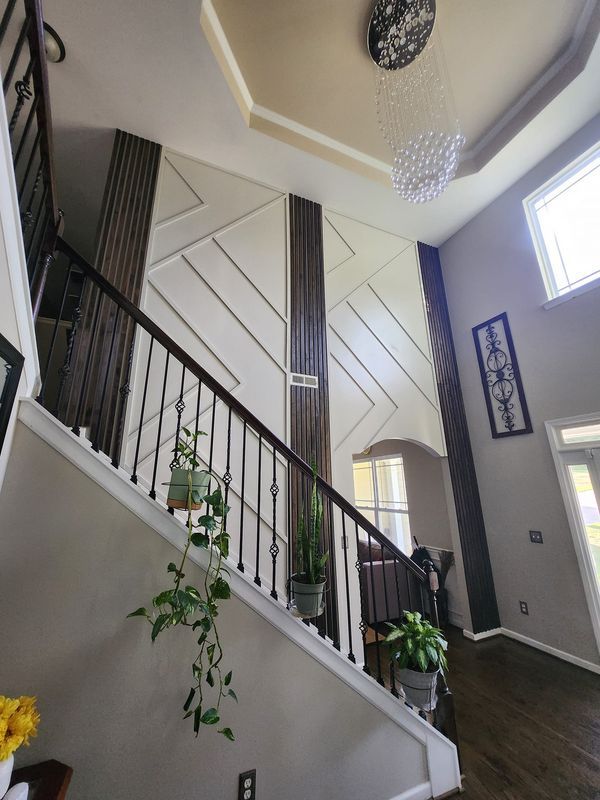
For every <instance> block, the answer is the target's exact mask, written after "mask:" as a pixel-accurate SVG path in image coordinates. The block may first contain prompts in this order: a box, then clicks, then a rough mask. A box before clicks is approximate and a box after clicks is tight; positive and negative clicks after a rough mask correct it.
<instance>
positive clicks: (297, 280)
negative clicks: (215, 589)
mask: <svg viewBox="0 0 600 800" xmlns="http://www.w3.org/2000/svg"><path fill="white" fill-rule="evenodd" d="M289 210H290V257H291V258H290V276H291V309H290V342H291V347H290V358H291V362H290V367H291V370H292V372H298V373H301V374H305V375H315V376H316V377H317V378H318V380H319V387H318V389H308V388H304V387H301V386H292V387H291V389H290V391H291V402H290V408H291V426H290V428H291V430H290V432H291V439H290V446H291V449H292V450H294V451H295V452H296V453H297V454H298V455H299V456H300V457H301V458H302V459H304V460H305V461H307V462H309V463H311V462H312V461H314V462H315V463H316V465H317V469H318V471H319V474H320V475H321V476H322V477H323V479H324V480H325V481H327V483H331V441H330V435H329V380H328V374H327V311H326V306H325V266H324V258H323V215H322V209H321V206H320V205H319V204H318V203H313V202H311V201H310V200H305V199H304V198H302V197H296V196H295V195H290V197H289ZM292 477H293V479H292V498H291V499H292V520H293V521H294V524H293V526H292V527H293V528H295V521H296V520H297V519H298V517H299V515H300V514H301V513H302V508H303V507H304V508H305V509H307V506H308V496H307V491H308V483H307V482H306V481H302V480H301V478H300V476H292ZM325 506H326V507H325V514H324V519H323V547H324V549H326V550H329V551H330V558H329V562H328V567H327V577H328V588H329V592H328V594H327V600H328V602H327V612H326V614H325V615H324V617H323V618H320V620H319V624H320V630H321V633H322V634H323V635H327V636H329V637H330V638H331V639H333V641H334V642H337V641H338V640H339V632H338V617H337V602H336V598H335V591H336V578H335V559H334V541H333V535H332V524H333V523H332V520H331V518H330V514H329V512H328V509H327V504H325Z"/></svg>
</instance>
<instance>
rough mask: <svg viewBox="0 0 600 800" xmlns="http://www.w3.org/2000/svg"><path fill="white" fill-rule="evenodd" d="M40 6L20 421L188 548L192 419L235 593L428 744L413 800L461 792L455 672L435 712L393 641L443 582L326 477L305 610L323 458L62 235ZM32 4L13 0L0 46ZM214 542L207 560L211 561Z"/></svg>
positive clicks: (11, 98)
mask: <svg viewBox="0 0 600 800" xmlns="http://www.w3.org/2000/svg"><path fill="white" fill-rule="evenodd" d="M24 10H25V14H24V17H23V20H22V23H21V24H20V26H18V27H17V30H18V33H17V35H16V41H15V42H14V51H13V54H12V56H11V57H10V59H9V61H8V68H7V70H6V72H5V73H4V93H5V98H6V105H7V117H8V119H7V123H8V130H9V133H10V135H11V145H12V152H13V162H14V169H15V185H14V189H13V191H14V193H15V196H16V198H17V199H18V202H19V207H20V210H21V219H22V224H23V252H24V262H25V263H26V265H27V267H26V268H27V276H28V280H29V285H30V289H31V298H32V301H31V305H32V312H33V318H34V320H37V322H36V333H37V337H38V351H39V354H40V366H41V376H40V383H39V387H38V389H37V391H36V393H35V396H34V397H32V398H25V399H23V400H22V401H21V407H20V411H19V417H20V420H21V421H22V422H23V423H24V424H25V425H26V426H27V427H28V428H30V429H31V430H33V431H34V432H35V433H36V434H37V435H38V436H40V437H41V438H42V439H44V440H45V441H46V442H47V443H48V444H50V445H51V446H52V447H53V448H54V450H56V451H58V452H59V453H60V454H62V456H64V457H65V458H66V459H67V460H68V461H70V462H71V463H72V464H74V465H76V466H77V468H78V469H79V470H80V471H81V472H82V473H83V474H85V475H87V476H88V477H90V478H91V479H92V480H93V481H95V483H97V484H98V485H99V486H101V487H102V489H103V490H105V491H107V492H108V493H109V494H110V495H112V497H113V498H115V499H116V500H118V502H119V503H120V504H122V505H123V506H125V507H126V508H127V509H130V510H131V511H133V513H134V514H135V515H136V516H137V517H138V518H139V519H140V520H142V521H143V522H144V523H145V524H146V525H147V526H148V527H150V528H152V529H153V530H154V531H155V532H156V533H158V534H159V535H160V536H162V537H163V538H165V539H167V541H168V542H170V543H171V545H173V546H175V547H177V548H179V549H183V546H184V542H185V536H184V533H185V527H184V516H183V514H182V513H181V512H177V511H173V509H168V508H167V506H166V502H165V500H166V492H165V488H164V485H165V483H166V482H167V481H168V479H169V476H170V469H171V465H172V459H173V448H174V446H175V444H176V443H177V441H178V439H179V436H180V432H181V430H182V428H183V427H186V428H189V429H191V430H201V431H204V432H205V433H206V435H205V436H203V437H202V438H201V439H200V440H199V441H198V445H197V452H196V455H197V457H198V459H199V460H200V461H201V463H202V465H203V466H204V467H205V468H206V469H209V470H212V471H214V472H216V473H217V474H220V475H221V476H222V481H223V484H224V486H225V502H226V503H227V504H228V505H229V506H230V507H231V511H230V512H229V515H228V519H227V529H228V532H229V534H230V536H231V548H230V554H229V562H230V564H229V568H230V573H231V587H232V591H233V593H234V594H235V595H236V596H237V597H238V598H240V599H241V600H243V601H244V602H245V603H246V604H247V605H248V606H250V607H251V608H252V609H254V611H256V612H257V613H258V614H259V615H260V616H262V617H263V618H264V619H266V620H267V621H268V622H269V623H270V625H272V626H274V627H275V628H276V629H277V630H278V631H279V632H280V633H281V634H283V635H284V636H286V637H287V638H288V639H289V640H291V641H293V642H294V643H296V644H297V645H298V646H299V647H301V648H302V649H303V650H304V651H305V652H306V653H308V654H309V655H310V656H311V657H312V658H313V659H315V660H316V661H318V662H319V663H320V664H321V665H322V666H323V667H325V668H326V669H327V670H329V671H330V672H331V673H333V674H334V675H336V676H337V678H339V679H340V680H341V681H343V682H344V683H345V684H347V685H348V686H350V687H351V688H352V689H353V690H354V691H355V692H357V693H358V695H360V696H362V698H364V699H365V700H367V701H368V703H369V704H371V705H372V706H373V707H375V708H376V709H378V711H379V712H381V713H382V714H383V715H384V716H385V717H387V718H388V719H389V720H392V721H393V722H394V723H395V724H396V725H397V726H399V727H400V728H401V729H402V730H403V731H404V732H406V733H408V734H409V735H410V737H411V738H413V739H414V740H416V741H417V742H419V743H420V744H421V745H422V746H423V747H424V749H425V752H426V756H427V773H428V781H427V782H426V784H425V785H424V786H425V788H423V786H420V787H416V790H415V791H412V793H407V794H403V795H402V797H403V798H404V797H406V798H407V800H408V798H413V800H417V799H418V798H419V797H422V798H428V797H429V796H431V795H433V796H435V797H440V796H442V795H446V794H447V793H449V792H452V791H453V790H456V789H457V787H459V786H460V774H459V769H458V760H457V749H456V745H457V739H456V726H455V722H454V710H453V700H452V695H451V693H450V691H449V690H448V687H447V686H446V685H445V683H444V682H443V681H440V685H439V687H438V695H439V702H438V708H437V710H436V712H435V714H434V715H433V716H431V718H430V719H423V718H421V717H420V716H419V715H418V714H416V713H415V712H414V711H413V710H412V709H411V708H409V707H408V706H406V705H405V704H404V702H403V698H402V696H401V690H400V687H399V686H397V684H396V675H395V673H394V670H393V669H391V668H390V665H389V660H388V659H387V657H386V651H387V648H386V647H385V645H384V643H383V638H384V634H383V633H382V631H385V623H386V622H387V621H389V620H393V619H397V617H398V609H407V608H410V609H411V610H418V611H420V612H421V613H422V614H423V615H426V616H429V617H430V618H431V619H432V620H433V621H434V622H436V621H437V607H436V591H435V588H434V585H433V584H432V586H430V581H429V576H428V575H427V574H426V573H425V572H424V571H423V570H421V569H420V568H419V567H418V566H417V565H416V564H415V563H414V562H413V561H411V560H410V559H409V558H408V557H407V556H406V555H405V554H404V553H403V552H401V551H400V550H399V549H398V548H397V547H396V546H395V545H394V544H393V543H392V542H391V541H389V540H388V539H387V538H386V537H385V536H383V534H381V532H380V531H378V530H377V529H376V528H375V527H374V526H373V525H372V524H371V523H370V522H369V521H368V520H367V519H366V518H365V517H363V516H362V515H361V514H360V513H359V512H358V511H357V510H356V509H355V508H354V507H353V506H352V504H351V503H349V502H348V501H347V500H346V499H345V498H344V497H342V496H341V495H340V494H339V493H338V492H337V491H336V490H335V489H334V488H333V487H332V486H331V485H329V484H328V483H327V482H326V481H325V480H323V479H322V478H321V477H320V476H319V477H318V479H317V483H318V489H319V492H320V493H321V496H322V498H323V504H324V510H325V515H324V526H323V541H322V547H323V549H324V550H325V549H326V550H329V552H330V553H331V554H334V553H335V552H336V542H338V541H340V540H341V541H342V542H343V547H342V550H341V551H340V550H339V549H337V552H338V553H339V552H341V553H342V557H341V558H339V557H338V560H337V563H336V561H335V559H333V558H332V559H330V564H329V565H328V567H327V570H328V574H327V577H328V585H329V587H330V591H329V592H328V593H327V602H326V609H325V613H324V614H323V615H322V616H319V617H317V618H316V619H314V620H300V619H297V618H295V617H294V616H293V602H292V600H293V598H292V597H291V596H290V588H289V586H290V583H289V578H290V576H291V575H292V574H293V571H294V560H295V559H294V552H293V551H294V541H295V533H296V525H297V520H298V517H299V513H300V509H301V508H302V507H307V506H308V498H309V496H310V489H311V480H312V472H311V467H310V466H309V465H308V464H307V463H305V462H304V461H303V460H302V459H301V458H299V457H298V455H297V454H296V453H295V452H294V451H293V450H291V449H290V448H289V447H288V446H287V445H286V444H285V443H284V442H283V441H281V440H280V439H279V438H278V437H277V436H275V435H274V434H273V433H272V431H271V430H270V429H269V428H268V426H267V425H266V424H265V423H264V422H263V421H261V420H259V419H257V418H256V417H255V416H254V415H253V414H252V413H251V412H250V411H249V410H248V409H247V408H245V407H244V406H243V405H242V404H241V403H240V402H239V401H238V400H237V399H236V397H235V396H233V395H232V394H231V393H229V392H228V391H227V390H226V389H225V388H224V387H223V386H222V385H221V384H220V383H219V382H218V381H217V380H216V379H215V378H214V377H213V376H212V375H211V374H210V373H209V372H207V371H206V370H205V369H204V368H203V367H202V366H201V365H200V364H198V363H197V362H196V361H195V360H194V359H192V358H191V357H190V356H189V355H188V353H186V352H185V350H184V349H182V348H181V347H180V346H179V344H178V343H177V342H176V341H174V340H173V339H172V338H170V337H169V336H168V335H167V334H166V333H165V332H164V331H163V330H162V329H161V328H160V327H158V326H157V325H156V324H155V323H154V322H153V320H152V319H150V318H149V317H148V316H147V315H146V314H144V313H143V312H142V311H141V310H140V309H139V308H138V307H137V306H135V305H134V304H133V303H131V302H130V300H129V299H128V298H127V297H126V296H125V295H123V294H122V293H121V292H119V291H118V290H117V289H116V288H115V287H114V286H113V285H112V284H111V283H110V282H109V281H107V280H106V278H105V277H104V276H103V275H102V274H100V273H99V272H98V271H97V270H96V269H95V268H94V267H93V266H91V265H90V264H89V263H87V262H86V261H85V259H83V258H82V257H81V256H80V255H79V254H78V253H77V252H76V251H75V250H74V249H73V248H72V247H70V246H69V244H68V243H67V241H65V239H63V238H62V236H61V231H62V215H61V214H60V212H59V211H58V202H57V197H56V189H55V182H54V168H53V164H52V127H51V111H50V103H49V93H48V84H47V76H46V64H45V55H44V50H43V33H42V30H43V29H42V24H43V23H42V11H41V6H40V3H39V0H25V2H24ZM18 13H19V12H18V9H17V8H16V0H10V2H8V3H7V5H6V8H5V10H4V14H3V16H2V18H1V20H0V47H2V46H4V43H3V39H4V38H5V35H6V33H7V31H8V30H10V25H11V21H13V22H14V19H13V15H14V14H17V15H18ZM22 59H25V64H26V66H25V70H24V75H23V80H22V81H19V82H17V84H16V85H15V89H14V95H13V94H11V93H12V92H13V83H14V78H15V75H16V74H17V69H18V68H19V69H20V66H19V67H18V66H17V65H20V63H21V61H22ZM16 87H20V88H16ZM11 103H12V106H11V105H10V104H11ZM3 124H4V123H3ZM361 543H362V544H363V546H362V547H361V546H360V545H361ZM359 551H360V552H362V553H363V555H361V556H359V555H358V554H359ZM203 552H204V551H198V552H197V553H196V554H195V555H194V556H193V558H194V559H195V560H196V562H197V564H198V565H199V566H200V567H201V568H203V569H206V567H207V563H205V562H204V561H203V557H202V553H203ZM365 552H366V553H367V554H368V555H365ZM340 562H341V563H340ZM382 562H383V564H384V565H385V568H384V569H383V570H378V564H379V565H381V563H382ZM376 575H380V576H381V580H382V581H383V584H384V585H383V587H381V586H378V585H377V579H376V577H375V576H376ZM390 583H391V584H392V585H389V584H390ZM382 588H383V590H382ZM394 609H396V611H394ZM417 790H418V791H417Z"/></svg>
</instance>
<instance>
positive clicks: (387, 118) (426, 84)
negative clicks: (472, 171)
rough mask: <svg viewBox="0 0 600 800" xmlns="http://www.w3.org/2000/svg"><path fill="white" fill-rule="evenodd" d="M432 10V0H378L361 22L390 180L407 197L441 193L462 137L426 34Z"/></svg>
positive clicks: (418, 199)
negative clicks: (391, 161) (389, 158)
mask: <svg viewBox="0 0 600 800" xmlns="http://www.w3.org/2000/svg"><path fill="white" fill-rule="evenodd" d="M435 11H436V9H435V0H380V2H378V3H377V5H376V7H375V10H374V12H373V15H372V18H371V24H370V26H369V39H368V44H369V53H370V55H371V58H372V59H373V61H374V62H375V64H376V65H377V69H376V90H375V100H376V106H377V118H378V122H379V126H380V128H381V131H382V133H383V137H384V139H385V141H386V142H387V143H388V145H389V146H390V148H391V150H392V153H393V156H394V165H393V168H392V185H393V187H394V189H395V190H396V192H397V193H398V194H399V195H400V196H401V197H403V198H405V199H406V200H409V201H410V202H412V203H426V202H428V201H430V200H433V199H435V198H436V197H439V196H440V195H441V194H442V193H443V191H444V190H445V189H446V187H447V186H448V184H449V183H450V181H451V180H452V178H453V177H454V176H455V175H456V171H457V169H458V165H459V161H460V154H461V151H462V148H463V147H464V144H465V137H464V136H463V134H462V133H461V130H460V125H459V123H458V119H457V118H456V115H455V113H454V109H453V103H452V97H451V92H450V89H449V84H448V81H447V77H446V69H445V64H444V59H443V53H442V47H441V43H440V41H439V39H438V37H437V35H436V34H433V27H434V22H435ZM432 34H433V35H432Z"/></svg>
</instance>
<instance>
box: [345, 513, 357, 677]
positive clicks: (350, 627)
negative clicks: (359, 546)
mask: <svg viewBox="0 0 600 800" xmlns="http://www.w3.org/2000/svg"><path fill="white" fill-rule="evenodd" d="M342 549H343V551H344V577H345V579H346V613H347V615H348V658H349V659H350V661H351V662H352V663H353V664H356V658H355V657H354V653H353V652H352V616H351V613H350V578H349V575H348V538H347V536H346V512H345V511H343V510H342Z"/></svg>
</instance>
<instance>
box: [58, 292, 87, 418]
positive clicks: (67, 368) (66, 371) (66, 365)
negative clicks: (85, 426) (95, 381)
mask: <svg viewBox="0 0 600 800" xmlns="http://www.w3.org/2000/svg"><path fill="white" fill-rule="evenodd" d="M87 281H88V279H87V278H86V277H84V278H83V280H82V282H81V290H80V292H79V297H78V298H77V303H76V304H75V308H74V309H73V313H72V315H71V330H70V331H69V335H68V336H67V350H66V352H65V359H64V361H63V363H62V366H61V368H60V369H59V370H58V375H59V383H58V393H57V395H56V405H55V406H54V416H55V417H56V418H57V419H58V415H59V413H60V404H61V401H62V396H63V392H64V389H65V386H66V383H67V380H68V379H69V375H70V374H71V358H72V357H73V347H74V346H75V337H76V336H77V329H78V327H79V322H80V320H81V298H82V297H83V292H84V290H85V288H86V286H87Z"/></svg>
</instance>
